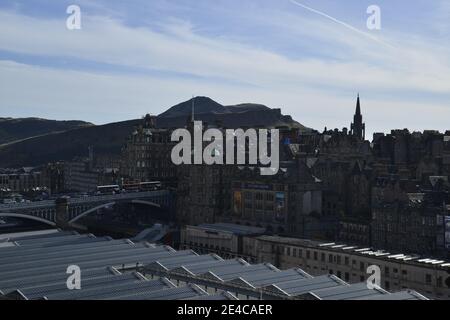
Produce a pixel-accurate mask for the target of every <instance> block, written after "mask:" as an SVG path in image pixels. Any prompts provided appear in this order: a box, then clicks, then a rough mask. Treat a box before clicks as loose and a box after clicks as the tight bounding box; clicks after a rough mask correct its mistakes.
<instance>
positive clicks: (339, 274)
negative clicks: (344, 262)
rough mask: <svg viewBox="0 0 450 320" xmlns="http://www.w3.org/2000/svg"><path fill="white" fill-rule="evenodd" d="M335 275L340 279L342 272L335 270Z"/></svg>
mask: <svg viewBox="0 0 450 320" xmlns="http://www.w3.org/2000/svg"><path fill="white" fill-rule="evenodd" d="M337 276H338V278H339V279H341V278H342V272H340V271H338V272H337Z"/></svg>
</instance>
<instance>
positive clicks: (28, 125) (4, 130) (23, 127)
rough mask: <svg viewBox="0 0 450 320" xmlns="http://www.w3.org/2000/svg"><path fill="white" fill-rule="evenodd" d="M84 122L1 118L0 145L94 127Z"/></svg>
mask: <svg viewBox="0 0 450 320" xmlns="http://www.w3.org/2000/svg"><path fill="white" fill-rule="evenodd" d="M92 125H93V124H92V123H88V122H84V121H56V120H46V119H39V118H24V119H13V118H0V145H2V144H5V143H10V142H13V141H18V140H23V139H27V138H31V137H36V136H41V135H46V134H50V133H55V132H63V131H68V130H73V129H78V128H85V127H89V126H92Z"/></svg>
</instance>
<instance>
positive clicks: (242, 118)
mask: <svg viewBox="0 0 450 320" xmlns="http://www.w3.org/2000/svg"><path fill="white" fill-rule="evenodd" d="M193 99H194V100H193ZM193 99H191V100H188V101H185V102H183V103H180V104H178V105H176V106H174V107H172V108H170V109H169V110H167V111H166V112H164V113H162V114H160V115H159V116H158V118H157V121H156V123H157V126H158V127H161V128H179V127H183V126H185V125H186V121H187V119H188V118H189V117H190V116H191V114H192V110H194V117H195V120H201V121H203V122H204V123H208V124H215V123H216V122H220V123H221V124H222V125H223V126H225V127H227V128H232V129H236V128H249V127H272V128H275V127H289V128H299V129H303V130H308V128H306V127H305V126H303V125H301V124H300V123H298V122H296V121H294V120H293V119H292V118H291V117H290V116H284V115H282V114H281V110H280V109H271V108H269V107H266V106H264V105H261V104H252V103H245V104H238V105H232V106H223V105H221V104H220V103H218V102H216V101H214V100H212V99H210V98H208V97H196V98H193Z"/></svg>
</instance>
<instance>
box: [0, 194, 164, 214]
mask: <svg viewBox="0 0 450 320" xmlns="http://www.w3.org/2000/svg"><path fill="white" fill-rule="evenodd" d="M168 192H169V191H167V190H158V191H145V192H133V193H119V194H111V195H96V196H89V197H85V198H70V199H68V204H69V205H71V204H83V203H92V202H103V201H105V202H109V201H117V200H128V199H139V198H149V197H158V196H165V195H167V193H168ZM54 206H55V201H54V200H44V201H36V202H25V203H12V204H0V211H5V210H12V209H33V208H48V207H54Z"/></svg>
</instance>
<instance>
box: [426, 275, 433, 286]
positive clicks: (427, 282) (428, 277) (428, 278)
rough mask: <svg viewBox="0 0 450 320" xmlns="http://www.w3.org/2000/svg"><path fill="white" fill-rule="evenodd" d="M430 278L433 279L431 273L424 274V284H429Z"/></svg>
mask: <svg viewBox="0 0 450 320" xmlns="http://www.w3.org/2000/svg"><path fill="white" fill-rule="evenodd" d="M432 280H433V278H432V276H431V274H427V275H426V276H425V282H426V284H431V282H432Z"/></svg>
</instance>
